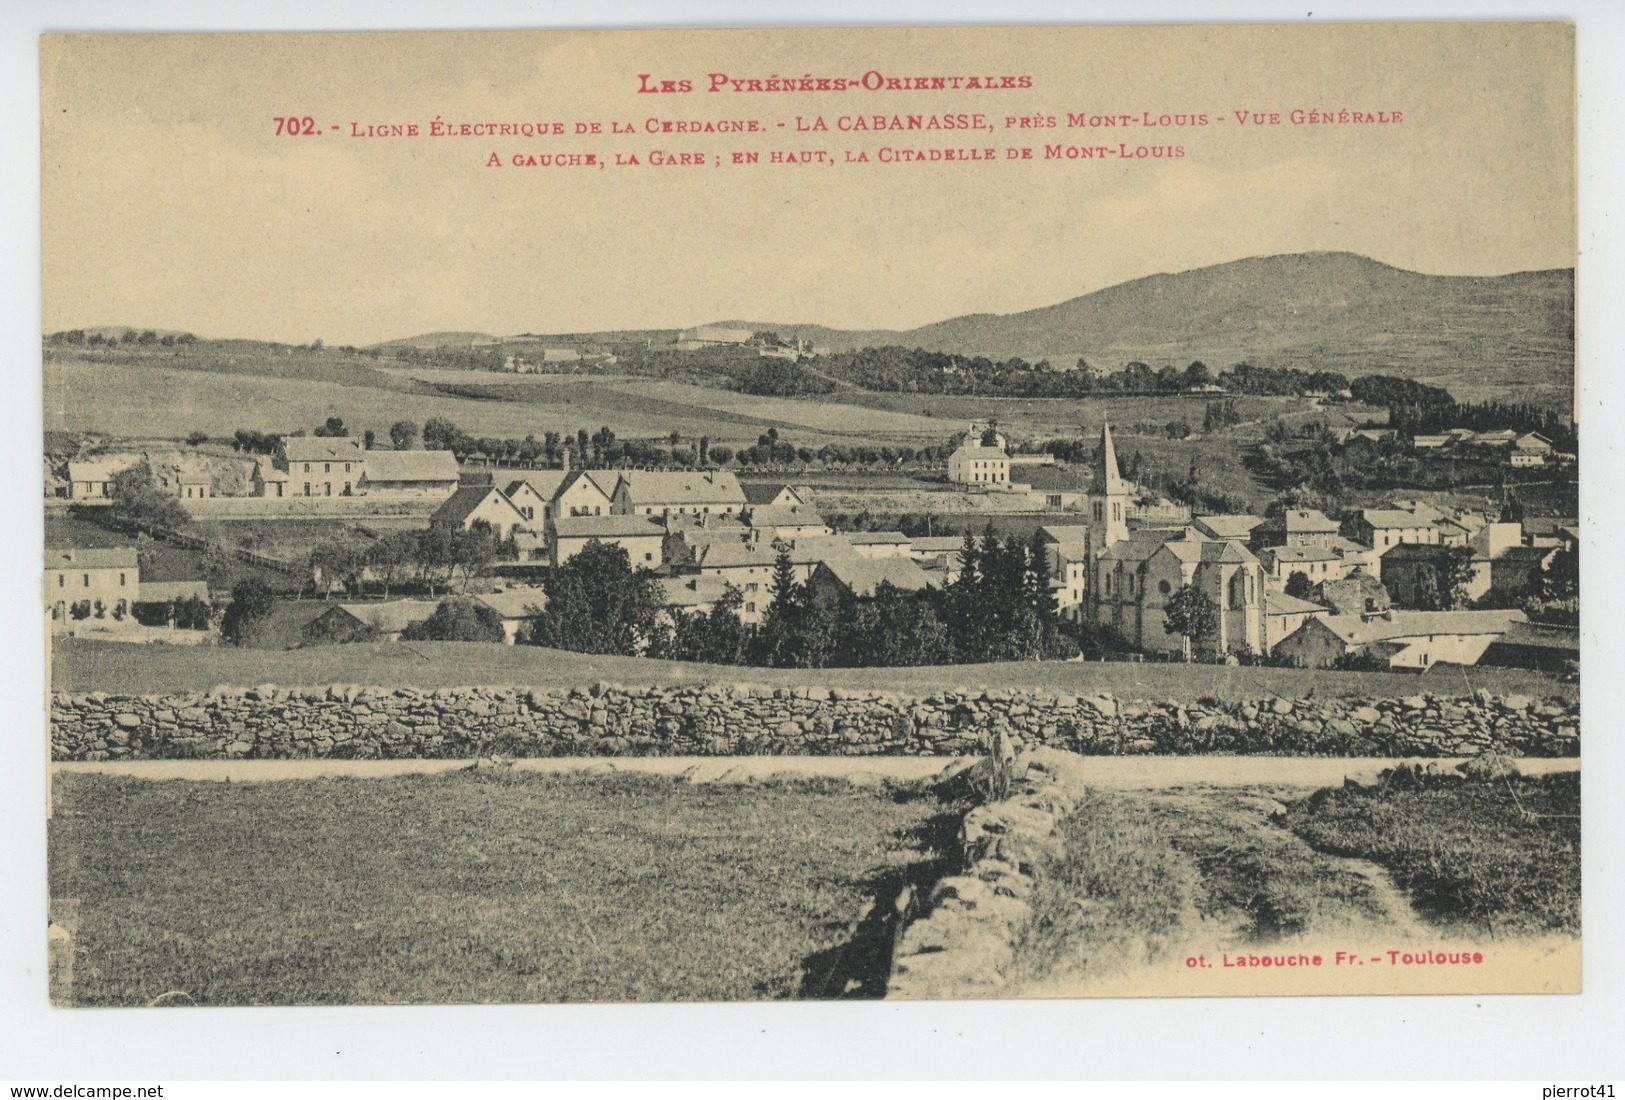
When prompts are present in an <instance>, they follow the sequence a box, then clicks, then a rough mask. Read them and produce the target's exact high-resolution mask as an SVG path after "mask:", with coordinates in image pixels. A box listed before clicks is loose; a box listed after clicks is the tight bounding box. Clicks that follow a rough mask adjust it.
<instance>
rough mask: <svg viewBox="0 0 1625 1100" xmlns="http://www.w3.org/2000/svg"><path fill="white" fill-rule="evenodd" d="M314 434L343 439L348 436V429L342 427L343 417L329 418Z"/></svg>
mask: <svg viewBox="0 0 1625 1100" xmlns="http://www.w3.org/2000/svg"><path fill="white" fill-rule="evenodd" d="M316 434H317V435H319V436H326V437H329V438H336V439H343V438H345V437H347V436H348V435H349V434H350V429H349V428H346V427H345V426H344V418H343V417H340V416H330V417H328V418H327V422H326V423H325V424H323V425H322V426H321V427H319V428H317V429H316Z"/></svg>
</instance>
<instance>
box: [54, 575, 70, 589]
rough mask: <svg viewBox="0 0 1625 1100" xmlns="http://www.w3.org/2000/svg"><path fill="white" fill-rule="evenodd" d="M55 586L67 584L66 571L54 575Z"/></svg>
mask: <svg viewBox="0 0 1625 1100" xmlns="http://www.w3.org/2000/svg"><path fill="white" fill-rule="evenodd" d="M56 586H57V587H58V588H66V587H67V586H68V575H67V574H66V573H58V574H57V575H56Z"/></svg>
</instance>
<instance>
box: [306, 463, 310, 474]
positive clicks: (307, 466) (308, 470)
mask: <svg viewBox="0 0 1625 1100" xmlns="http://www.w3.org/2000/svg"><path fill="white" fill-rule="evenodd" d="M305 473H307V474H308V473H310V463H308V462H307V463H305Z"/></svg>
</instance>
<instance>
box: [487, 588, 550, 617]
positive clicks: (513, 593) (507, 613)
mask: <svg viewBox="0 0 1625 1100" xmlns="http://www.w3.org/2000/svg"><path fill="white" fill-rule="evenodd" d="M474 598H475V599H476V600H478V601H479V602H480V603H482V604H484V605H485V606H486V607H489V608H490V609H491V610H492V611H495V612H496V613H497V614H498V615H501V616H502V617H503V618H504V619H530V618H534V617H535V616H536V614H537V613H538V612H539V611H541V609H542V608H543V607H546V606H547V594H546V593H545V592H543V591H542V590H541V589H540V588H510V589H507V590H505V591H502V592H486V593H482V594H481V595H478V596H475V597H474Z"/></svg>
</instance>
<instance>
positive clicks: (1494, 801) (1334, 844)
mask: <svg viewBox="0 0 1625 1100" xmlns="http://www.w3.org/2000/svg"><path fill="white" fill-rule="evenodd" d="M1286 824H1287V826H1288V827H1289V828H1291V829H1292V830H1293V832H1295V833H1297V834H1298V835H1299V836H1301V837H1303V838H1304V840H1306V841H1307V842H1308V843H1309V844H1311V845H1313V846H1314V847H1315V848H1316V849H1318V850H1320V851H1323V852H1329V853H1331V854H1333V855H1338V856H1352V857H1356V858H1361V859H1369V860H1371V861H1373V862H1375V863H1377V864H1380V865H1381V866H1383V867H1385V868H1387V870H1388V871H1389V873H1390V874H1392V875H1393V877H1394V881H1395V882H1396V883H1397V884H1398V885H1399V886H1400V887H1401V888H1402V889H1404V890H1405V891H1407V892H1408V893H1409V894H1410V895H1411V897H1412V898H1413V899H1414V900H1415V902H1416V906H1417V908H1418V910H1419V911H1421V912H1422V913H1423V914H1424V915H1425V916H1427V917H1428V918H1429V919H1431V920H1433V921H1435V922H1438V923H1440V924H1444V925H1447V926H1459V927H1462V928H1466V929H1470V930H1472V931H1480V932H1490V933H1497V934H1500V933H1523V932H1569V933H1575V934H1578V933H1579V931H1580V774H1579V773H1578V772H1566V773H1562V774H1558V775H1547V776H1523V777H1518V778H1513V779H1508V780H1504V781H1496V782H1487V781H1485V782H1472V783H1463V782H1447V783H1444V784H1434V785H1427V786H1422V787H1419V788H1409V789H1400V788H1386V789H1374V790H1373V789H1353V788H1346V789H1342V790H1330V791H1326V792H1325V793H1324V794H1323V795H1322V796H1321V797H1320V798H1318V799H1309V800H1307V801H1303V802H1298V803H1294V804H1293V805H1292V806H1291V807H1290V808H1289V810H1288V813H1287V816H1286Z"/></svg>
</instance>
